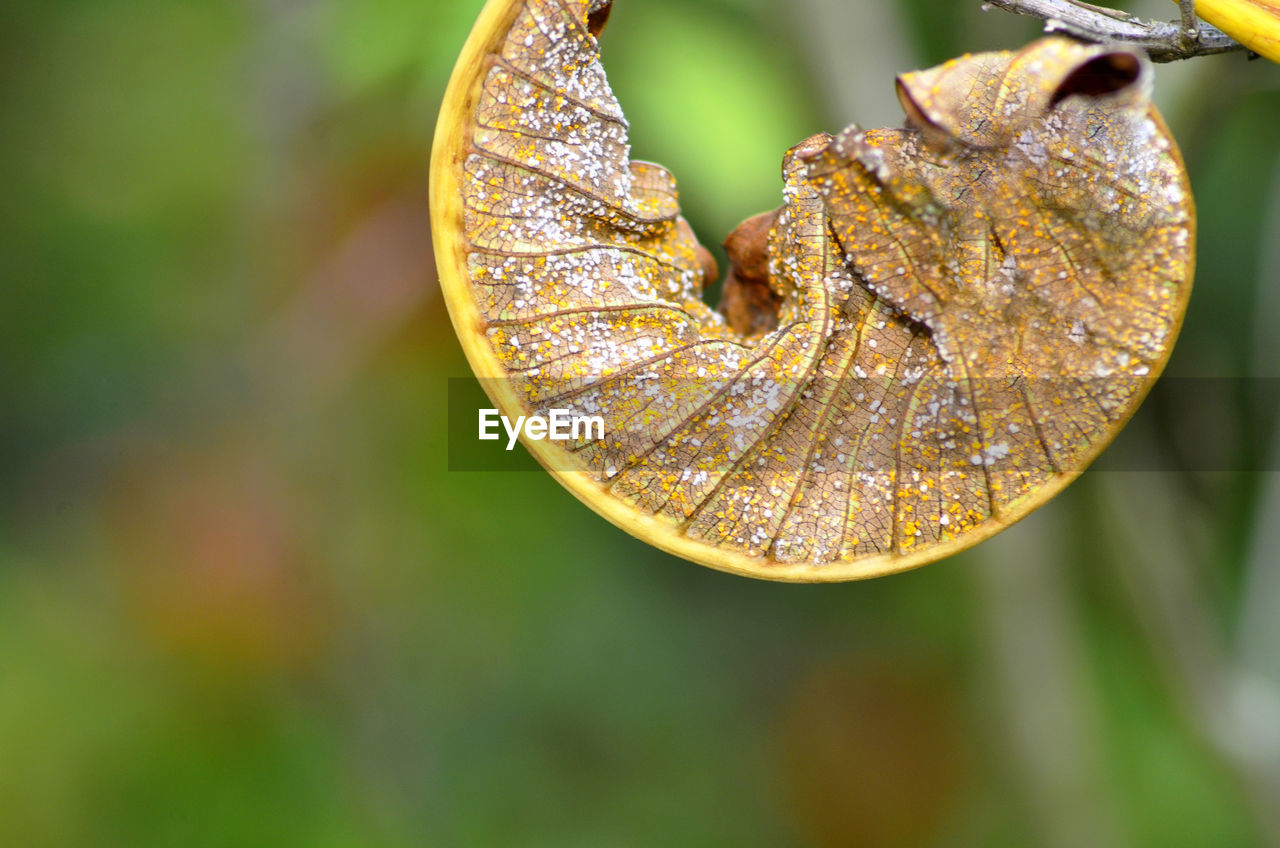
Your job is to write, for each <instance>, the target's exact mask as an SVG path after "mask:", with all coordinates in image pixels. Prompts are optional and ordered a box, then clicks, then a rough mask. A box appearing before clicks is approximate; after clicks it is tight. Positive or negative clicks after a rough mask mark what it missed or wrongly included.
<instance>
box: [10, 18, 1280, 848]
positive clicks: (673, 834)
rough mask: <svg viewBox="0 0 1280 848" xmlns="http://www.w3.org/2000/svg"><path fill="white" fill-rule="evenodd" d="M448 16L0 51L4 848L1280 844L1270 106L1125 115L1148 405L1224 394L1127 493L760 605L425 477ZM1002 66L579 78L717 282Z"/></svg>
mask: <svg viewBox="0 0 1280 848" xmlns="http://www.w3.org/2000/svg"><path fill="white" fill-rule="evenodd" d="M479 6H480V3H479V2H478V0H449V2H437V0H238V2H236V0H193V1H192V2H184V3H174V2H160V0H134V2H128V3H121V2H106V0H78V2H70V0H60V1H59V2H50V0H39V2H37V0H13V2H11V3H9V4H7V11H6V25H5V26H4V27H3V29H2V30H0V64H2V65H3V74H0V121H2V122H3V127H4V132H3V134H2V135H0V151H2V152H0V177H2V179H0V184H2V185H3V187H4V190H3V192H0V216H2V217H0V273H2V274H3V280H2V282H0V844H3V845H6V846H8V845H12V846H81V845H83V846H98V845H101V846H117V845H129V846H172V845H184V846H205V845H208V846H240V845H245V846H255V845H263V846H267V845H270V846H291V845H298V846H557V848H564V847H565V846H650V845H675V846H711V845H717V846H718V845H732V846H771V848H774V847H776V846H869V848H877V846H956V847H957V848H959V847H960V846H995V847H996V848H1000V846H1011V847H1012V846H1028V845H1044V846H1063V848H1077V847H1078V846H1103V847H1104V848H1110V846H1116V848H1121V847H1122V846H1152V848H1156V846H1159V847H1160V848H1165V846H1205V848H1210V846H1212V848H1223V846H1254V845H1280V474H1277V473H1275V472H1273V471H1269V470H1267V469H1273V468H1280V428H1278V427H1277V419H1276V415H1275V400H1276V394H1277V392H1276V391H1275V388H1276V383H1275V379H1276V378H1280V366H1278V364H1277V363H1278V359H1280V340H1278V339H1280V332H1278V331H1277V329H1276V328H1277V327H1280V157H1278V155H1277V154H1278V152H1280V143H1278V140H1280V68H1277V67H1276V66H1275V65H1271V64H1269V63H1267V62H1265V61H1254V62H1248V61H1246V60H1245V59H1244V58H1243V57H1242V56H1239V55H1236V56H1224V57H1212V58H1204V59H1199V60H1196V61H1192V62H1187V63H1184V64H1183V65H1182V66H1179V67H1171V66H1162V67H1161V68H1160V69H1159V73H1158V82H1157V85H1158V96H1159V102H1160V104H1161V107H1162V108H1163V109H1164V110H1165V113H1166V116H1167V117H1168V119H1169V122H1170V124H1171V126H1172V128H1173V131H1174V134H1175V135H1176V137H1177V138H1178V139H1179V140H1180V143H1181V144H1182V146H1183V149H1184V152H1185V154H1186V157H1187V161H1188V166H1189V169H1190V171H1191V177H1192V182H1193V184H1194V187H1195V191H1196V196H1197V200H1198V204H1199V209H1200V222H1201V224H1200V236H1199V251H1200V254H1199V255H1200V268H1199V273H1198V276H1197V280H1196V291H1195V294H1194V296H1193V298H1192V302H1191V308H1190V312H1189V314H1188V318H1187V323H1186V327H1185V330H1184V332H1183V335H1182V338H1181V341H1180V342H1179V345H1178V348H1177V350H1176V352H1175V354H1174V357H1173V361H1172V363H1171V365H1170V367H1169V371H1168V373H1169V374H1170V375H1173V376H1180V377H1212V378H1223V379H1220V380H1214V381H1206V382H1205V383H1204V384H1203V385H1205V386H1211V387H1212V389H1213V390H1212V396H1209V397H1205V398H1203V400H1198V401H1197V402H1194V403H1191V404H1186V403H1184V404H1181V405H1179V404H1170V403H1162V402H1160V399H1159V397H1153V398H1152V400H1151V402H1149V403H1148V404H1147V405H1146V406H1145V407H1144V408H1143V410H1142V411H1141V412H1140V413H1139V415H1138V416H1137V418H1136V419H1135V420H1134V421H1133V423H1132V424H1131V426H1130V428H1129V430H1128V431H1127V432H1126V435H1125V437H1124V438H1125V439H1126V445H1127V447H1126V448H1125V449H1126V450H1129V451H1134V452H1136V455H1137V456H1139V457H1141V458H1142V459H1141V460H1140V461H1139V462H1138V463H1137V464H1136V465H1135V466H1134V467H1140V468H1142V467H1149V468H1151V469H1162V470H1151V471H1125V472H1120V471H1097V472H1091V473H1088V474H1086V475H1085V476H1084V477H1083V478H1082V479H1081V480H1080V481H1079V482H1078V483H1077V484H1075V485H1073V486H1072V487H1070V488H1069V489H1068V490H1067V491H1066V492H1065V493H1064V494H1063V495H1061V496H1060V497H1058V498H1057V499H1056V500H1055V501H1054V502H1052V503H1051V504H1050V505H1049V506H1047V507H1046V508H1044V509H1042V510H1041V511H1039V512H1038V513H1036V514H1035V515H1034V516H1032V517H1031V518H1029V519H1027V520H1026V521H1024V522H1023V523H1021V524H1020V525H1018V526H1016V527H1015V528H1013V529H1012V530H1010V531H1008V532H1007V533H1005V534H1002V535H1001V536H999V537H997V538H996V539H994V540H992V541H990V542H987V543H985V544H983V545H981V546H980V547H978V548H977V549H975V550H973V551H970V552H968V553H966V554H963V555H961V556H958V557H955V558H953V559H952V560H949V561H947V562H944V563H940V564H935V565H932V566H929V567H927V568H924V569H922V570H919V571H915V572H912V573H908V574H905V575H900V576H896V577H890V578H883V579H880V580H876V581H872V582H868V583H859V584H848V585H837V586H820V587H806V586H785V585H772V584H766V583H760V582H753V581H749V580H745V579H741V578H735V577H730V576H727V575H722V574H719V573H715V572H712V571H709V570H705V569H702V568H698V567H695V566H692V565H690V564H688V563H685V562H682V561H679V560H676V559H673V558H671V557H668V556H666V555H664V554H662V553H660V552H658V551H656V550H653V549H651V548H649V547H647V546H645V545H643V544H641V543H639V542H636V541H635V540H633V539H631V538H630V537H628V536H626V535H625V534H623V533H622V532H621V531H618V530H615V529H614V528H613V527H611V526H610V525H608V524H606V523H605V522H604V521H602V520H600V519H598V518H597V517H596V516H595V515H593V514H592V513H590V512H589V511H588V510H587V509H586V508H585V507H583V506H581V505H580V504H578V503H577V502H576V501H575V500H574V499H573V498H572V497H571V496H569V495H568V494H567V493H566V492H564V491H562V490H561V489H560V488H559V487H558V486H557V485H556V484H555V483H554V482H553V481H552V480H551V479H550V478H549V477H547V476H546V475H543V474H540V473H488V474H485V473H459V472H449V471H448V470H447V467H446V456H447V451H446V433H445V420H446V419H445V410H444V404H445V398H446V394H447V389H446V387H447V380H448V378H450V377H459V376H464V375H466V374H467V373H468V371H467V366H466V363H465V362H464V360H463V358H462V355H461V352H460V350H459V348H458V345H457V343H456V341H455V340H454V337H453V332H452V329H451V327H450V325H449V320H448V316H447V314H446V312H445V309H444V306H443V303H442V302H441V299H440V295H439V292H438V290H437V287H436V282H435V271H434V260H433V257H432V252H431V245H430V238H429V224H428V210H427V206H426V198H427V181H428V173H427V170H428V169H427V162H428V157H429V151H430V143H431V134H432V130H433V124H434V120H435V112H436V109H437V108H438V105H439V102H440V99H441V96H442V94H443V91H444V86H445V83H446V79H447V75H448V73H449V71H450V69H451V66H452V63H453V60H454V58H455V57H456V56H457V54H458V51H459V50H460V48H461V45H462V42H463V40H464V38H465V36H466V34H467V32H468V30H469V28H470V25H471V22H472V21H473V20H474V18H475V16H476V14H477V12H478V10H479ZM1132 8H1138V9H1139V10H1140V11H1142V12H1143V13H1144V14H1146V15H1148V16H1154V17H1164V18H1171V17H1172V16H1173V14H1174V12H1175V9H1174V8H1173V6H1172V4H1169V3H1167V2H1156V0H1152V2H1150V3H1143V4H1139V5H1135V6H1133V7H1132ZM1038 32H1039V27H1038V25H1037V24H1036V22H1033V21H1029V20H1026V19H1021V18H1015V17H1013V16H1011V15H1008V14H1005V13H1003V12H999V11H991V12H987V13H983V12H982V11H981V10H980V9H979V3H978V2H976V0H974V2H967V0H965V1H964V2H962V0H909V2H901V3H869V2H868V3H862V2H858V3H854V2H843V0H794V2H788V3H776V2H769V0H698V2H694V0H619V2H618V4H617V9H616V10H615V14H614V18H613V20H612V21H611V23H610V27H609V30H608V31H607V32H606V33H605V36H604V40H603V50H604V57H605V63H606V66H607V67H608V69H609V71H610V74H611V78H612V80H613V83H614V87H615V90H616V91H617V93H618V95H619V97H620V99H621V101H622V104H623V107H624V109H626V111H627V114H628V116H629V118H630V120H631V123H632V126H633V128H634V135H633V144H634V152H635V155H636V156H637V157H640V158H647V159H653V160H657V161H660V162H663V163H664V164H666V165H668V166H670V167H671V168H672V169H673V170H674V172H675V173H676V175H677V176H678V177H679V178H680V179H681V185H682V200H683V203H684V206H685V209H686V212H687V215H688V217H689V218H690V220H691V221H692V223H693V225H694V228H695V229H696V230H697V231H698V232H700V233H701V234H702V235H703V240H704V241H706V242H707V243H709V244H715V243H718V242H719V240H720V239H721V238H722V237H723V235H724V234H726V233H727V232H728V231H729V230H730V229H731V228H732V226H733V225H734V224H736V223H737V222H738V221H739V220H741V219H742V218H744V217H746V216H747V215H749V214H752V213H755V212H758V211H761V210H763V209H766V208H771V207H773V206H776V205H777V204H778V202H779V176H778V169H779V163H780V157H781V154H782V151H783V150H784V149H786V147H788V146H789V145H791V144H793V143H795V142H796V141H798V140H800V139H801V138H803V137H805V136H807V135H809V134H810V133H812V132H816V131H818V130H824V129H825V130H836V129H838V128H839V127H841V126H843V125H844V124H846V123H848V122H850V121H852V120H857V121H858V122H859V123H860V124H862V125H863V126H877V125H896V124H898V123H899V122H900V120H901V118H900V114H899V111H898V108H897V105H896V103H895V101H894V98H893V88H892V83H891V80H892V76H893V75H894V74H895V73H898V72H900V71H904V70H909V69H911V68H915V67H923V66H926V65H929V64H932V63H935V62H937V61H940V60H942V59H945V58H947V57H949V56H951V55H954V54H957V53H960V52H965V51H971V50H979V49H989V48H1002V47H1013V46H1017V45H1020V44H1022V43H1024V42H1026V41H1028V40H1030V39H1031V38H1033V37H1034V36H1035V35H1036V34H1037V33H1038ZM1206 433H1211V434H1213V437H1212V438H1206V437H1205V435H1204V434H1206ZM1206 456H1207V457H1208V459H1206V458H1205V457H1206ZM1182 467H1187V468H1189V470H1185V471H1182V470H1178V469H1179V468H1182ZM1233 469H1234V470H1233Z"/></svg>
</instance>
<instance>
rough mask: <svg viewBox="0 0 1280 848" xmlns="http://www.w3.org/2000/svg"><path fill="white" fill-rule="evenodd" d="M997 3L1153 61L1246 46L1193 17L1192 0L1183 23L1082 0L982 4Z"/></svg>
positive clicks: (985, 5) (1047, 28) (1009, 0)
mask: <svg viewBox="0 0 1280 848" xmlns="http://www.w3.org/2000/svg"><path fill="white" fill-rule="evenodd" d="M991 6H998V7H1000V8H1001V9H1004V10H1005V11H1008V12H1013V13H1015V14H1019V15H1030V16H1031V17H1033V18H1039V19H1040V20H1042V21H1044V22H1045V31H1046V32H1065V33H1067V34H1069V35H1073V36H1075V37H1076V38H1080V39H1084V40H1085V41H1093V42H1098V43H1102V44H1125V45H1128V46H1130V47H1138V48H1140V49H1142V50H1145V51H1146V53H1147V55H1149V56H1150V57H1151V60H1152V61H1153V62H1173V61H1176V60H1178V59H1190V58H1193V57H1195V56H1207V55H1209V54H1211V53H1227V52H1229V51H1232V50H1243V49H1244V47H1243V46H1242V45H1241V44H1240V43H1239V42H1237V41H1236V40H1235V39H1233V38H1232V37H1231V36H1229V35H1227V34H1226V33H1225V32H1223V31H1222V30H1220V29H1218V28H1217V27H1215V26H1213V25H1211V24H1207V23H1204V22H1203V21H1201V20H1199V19H1197V18H1196V17H1195V13H1194V10H1193V6H1192V4H1191V3H1189V2H1180V3H1179V6H1180V7H1181V10H1182V22H1181V23H1173V22H1167V21H1144V20H1142V19H1141V18H1137V17H1134V16H1133V15H1130V14H1128V13H1126V12H1121V11H1118V10H1116V9H1107V8H1104V7H1102V6H1094V5H1092V4H1090V3H1084V2H1081V0H986V2H984V3H983V8H984V9H986V8H989V7H991Z"/></svg>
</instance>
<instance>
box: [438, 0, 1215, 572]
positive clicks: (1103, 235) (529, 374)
mask: <svg viewBox="0 0 1280 848" xmlns="http://www.w3.org/2000/svg"><path fill="white" fill-rule="evenodd" d="M601 8H603V6H602V4H600V3H599V2H589V0H494V2H491V3H490V5H489V6H488V7H486V9H485V11H484V13H483V14H482V16H481V19H480V21H479V22H478V23H477V26H476V29H475V31H474V32H473V35H472V38H471V40H470V41H469V43H468V45H467V48H466V50H465V52H464V54H463V57H462V59H461V60H460V62H459V66H458V69H457V71H456V72H455V77H454V80H453V83H452V84H451V87H450V91H449V94H448V96H447V99H446V103H445V106H444V109H443V111H442V115H441V121H440V125H439V128H438V131H437V139H436V147H435V150H434V153H433V171H432V193H433V197H432V203H433V216H434V217H433V225H434V232H435V238H436V240H437V256H438V257H439V262H440V274H441V282H442V286H443V289H444V292H445V296H446V300H447V302H448V304H449V307H450V311H451V314H452V316H453V320H454V324H455V328H456V329H457V331H458V335H459V338H460V340H461V341H462V344H463V347H464V348H465V350H466V352H467V355H468V357H469V359H470V361H471V364H472V367H473V368H474V369H475V371H476V373H477V375H478V376H480V377H481V378H482V380H484V381H485V386H486V389H487V390H488V391H489V392H490V395H491V396H492V397H493V399H494V401H495V403H496V404H497V405H498V406H499V407H500V408H501V409H502V410H503V411H504V414H506V415H508V416H510V417H512V418H515V417H516V416H520V415H525V416H528V415H541V416H550V415H553V414H556V411H560V412H562V413H563V412H567V413H569V414H572V415H574V416H579V417H585V418H590V417H598V418H599V419H601V420H602V422H603V425H604V426H603V433H602V434H598V433H593V432H591V431H590V430H589V429H587V430H585V431H584V432H576V431H575V433H574V435H573V436H572V437H571V438H568V439H566V440H563V441H551V440H545V439H539V438H536V437H533V438H526V439H525V443H526V445H527V447H528V448H529V449H530V451H531V452H532V453H533V454H534V455H535V456H536V457H537V458H538V459H539V461H540V462H542V463H543V465H545V466H546V467H547V468H548V469H549V470H550V471H551V472H552V473H553V474H555V475H556V477H557V478H558V479H559V480H560V481H561V482H562V483H563V484H564V485H565V486H566V487H567V488H569V489H570V490H571V491H572V492H573V493H574V494H575V495H577V496H578V497H579V498H581V499H582V500H583V501H584V502H586V503H587V504H588V505H589V506H591V507H592V508H593V509H595V510H596V511H598V512H600V513H601V514H602V515H604V516H605V517H607V518H609V519H610V520H612V521H614V522H615V523H617V524H618V525H619V526H621V527H623V528H624V529H626V530H628V531H629V532H631V533H634V534H635V535H637V536H640V537H641V538H644V539H646V540H648V541H650V542H652V543H653V544H655V545H658V546H659V547H662V548H664V549H666V550H668V551H671V552H673V553H676V554H679V555H681V556H684V557H687V558H689V559H692V560H695V561H698V562H701V563H703V564H706V565H709V566H712V567H716V568H721V569H724V570H728V571H733V572H737V573H742V574H748V575H751V576H756V577H766V578H773V579H782V580H806V581H822V580H845V579H853V578H858V577H867V576H873V575H876V574H883V573H887V572H892V571H900V570H903V569H906V568H911V567H914V566H917V565H921V564H923V563H926V562H929V561H932V560H934V559H937V558H939V557H941V556H945V555H947V554H949V553H953V552H955V551H958V550H960V549H963V548H965V547H968V546H969V545H972V544H974V543H976V542H978V541H980V540H981V539H983V538H986V537H988V536H990V535H991V534H993V533H995V532H997V531H999V530H1000V529H1002V528H1004V527H1006V526H1008V525H1009V524H1010V523H1012V522H1013V521H1016V520H1017V519H1018V518H1020V517H1022V516H1024V515H1025V514H1027V513H1028V512H1029V511H1031V510H1032V509H1034V508H1036V507H1037V506H1039V505H1041V504H1042V503H1044V502H1045V501H1046V500H1048V499H1049V498H1050V497H1052V496H1053V495H1054V494H1055V493H1056V492H1057V491H1059V490H1060V489H1061V488H1062V487H1063V486H1064V485H1066V484H1067V483H1068V482H1069V481H1070V480H1071V479H1073V478H1074V477H1075V476H1076V475H1078V474H1079V473H1080V471H1081V469H1083V468H1084V467H1085V466H1086V465H1087V464H1088V463H1089V462H1090V461H1091V460H1092V459H1093V458H1094V457H1095V456H1096V455H1097V454H1098V453H1099V452H1100V451H1101V450H1102V448H1103V447H1104V446H1105V445H1106V443H1107V442H1108V441H1109V440H1110V439H1111V438H1112V437H1113V436H1114V435H1115V433H1116V432H1117V431H1118V430H1119V428H1120V427H1121V426H1123V424H1124V422H1125V421H1126V420H1127V419H1128V418H1129V416H1131V415H1132V414H1133V412H1134V410H1135V409H1136V407H1137V405H1138V403H1139V402H1140V400H1141V398H1142V397H1143V395H1144V394H1145V393H1146V391H1147V389H1148V388H1149V387H1150V385H1151V383H1152V381H1153V380H1154V379H1155V377H1156V375H1157V373H1158V372H1159V371H1160V369H1161V368H1162V367H1163V365H1164V362H1165V360H1166V359H1167V357H1168V354H1169V351H1170V349H1171V346H1172V344H1173V340H1174V336H1175V335H1176V332H1177V328H1178V326H1179V324H1180V322H1181V318H1182V313H1183V310H1184V308H1185V305H1186V299H1187V296H1188V294H1189V291H1190V280H1191V273H1192V252H1193V230H1194V214H1193V209H1192V201H1191V195H1190V189H1189V186H1188V183H1187V178H1186V173H1185V170H1184V168H1183V166H1182V163H1181V160H1180V158H1179V156H1178V153H1177V150H1176V148H1175V147H1174V144H1173V142H1172V139H1171V138H1170V137H1169V134H1168V131H1167V130H1166V129H1165V127H1164V125H1163V123H1162V122H1161V120H1160V118H1159V116H1158V115H1157V114H1156V112H1155V110H1154V108H1153V107H1152V106H1151V105H1150V103H1149V100H1148V97H1149V90H1150V82H1151V71H1150V68H1149V66H1148V64H1147V62H1146V60H1145V59H1144V58H1143V57H1142V56H1141V55H1140V54H1137V53H1134V52H1129V51H1125V50H1113V49H1105V48H1097V47H1086V46H1083V45H1079V44H1076V43H1074V42H1072V41H1069V40H1066V39H1061V38H1050V39H1044V40H1042V41H1038V42H1036V43H1034V44H1032V45H1029V46H1028V47H1026V48H1025V49H1023V50H1021V51H1018V52H1015V53H1010V52H1000V53H984V54H977V55H971V56H964V57H961V58H959V59H955V60H952V61H950V62H947V63H946V64H944V65H941V66H939V67H937V68H933V69H930V70H926V71H919V72H915V73H911V74H904V75H903V76H902V77H900V78H899V79H898V88H899V93H900V95H901V99H902V101H903V105H904V109H905V111H906V113H907V125H906V126H905V127H904V128H903V129H896V130H888V129H879V130H868V131H865V132H864V131H862V130H860V129H859V128H857V127H856V126H855V127H850V128H848V129H846V130H844V131H842V132H841V133H839V134H837V135H835V136H831V135H827V134H819V135H815V136H813V137H811V138H809V139H807V140H805V141H803V142H801V143H800V144H799V145H797V146H796V147H794V148H793V149H792V150H790V151H788V152H787V153H786V155H785V156H784V159H783V183H784V186H783V199H784V203H783V205H782V207H781V208H780V209H778V210H776V211H775V212H770V213H765V214H764V215H762V216H757V217H755V218H753V219H751V220H749V221H748V222H747V223H745V224H744V225H743V226H742V227H740V228H739V229H738V231H735V233H734V234H733V235H732V236H730V239H729V240H728V242H727V246H728V250H729V254H730V261H731V264H730V268H729V272H728V275H727V282H726V293H725V300H724V301H723V302H722V305H721V312H716V311H713V310H712V309H711V308H710V307H708V306H707V305H706V304H705V303H704V302H703V299H702V289H703V286H704V284H705V283H706V282H707V281H708V279H709V278H710V277H711V276H712V274H711V271H710V269H709V267H708V265H707V263H706V252H705V250H704V249H703V248H702V247H701V245H700V244H699V243H698V242H697V240H696V238H695V237H694V235H693V233H692V231H691V230H690V229H689V227H688V225H687V224H686V223H685V222H684V220H683V218H681V217H680V212H679V205H678V202H677V192H676V185H675V180H674V179H673V178H672V176H671V175H670V174H669V173H667V172H666V171H665V170H664V169H662V168H661V167H659V166H657V165H652V164H648V163H641V162H634V161H631V160H630V157H629V148H628V142H627V129H628V127H627V123H626V119H625V118H624V117H623V115H622V111H621V109H620V108H619V106H618V104H617V102H616V100H615V99H614V97H613V95H612V93H611V91H610V89H609V86H608V82H607V80H606V78H605V74H604V70H603V68H602V66H601V64H600V60H599V55H598V51H597V46H596V40H595V37H594V35H593V34H592V27H593V26H595V24H594V23H593V20H595V18H593V16H596V15H598V13H599V11H600V9H601ZM722 313H723V314H722ZM726 316H728V318H727V320H726Z"/></svg>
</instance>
